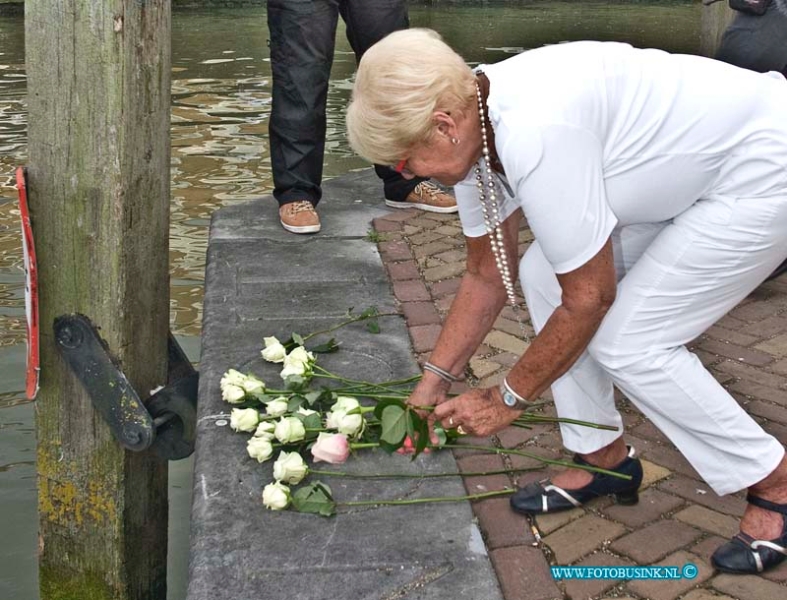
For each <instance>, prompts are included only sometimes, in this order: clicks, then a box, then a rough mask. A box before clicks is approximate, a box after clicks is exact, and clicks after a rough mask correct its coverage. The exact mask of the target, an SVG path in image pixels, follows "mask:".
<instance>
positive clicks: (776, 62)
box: [715, 0, 787, 279]
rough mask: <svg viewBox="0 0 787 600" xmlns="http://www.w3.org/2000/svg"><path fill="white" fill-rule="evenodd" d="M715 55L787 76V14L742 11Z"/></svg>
mask: <svg viewBox="0 0 787 600" xmlns="http://www.w3.org/2000/svg"><path fill="white" fill-rule="evenodd" d="M781 2H782V4H785V5H787V2H786V1H785V0H781ZM715 58H717V59H718V60H723V61H724V62H728V63H730V64H733V65H736V66H738V67H743V68H744V69H751V70H752V71H759V72H761V73H764V72H766V71H781V72H782V73H783V74H784V76H785V77H787V14H785V13H783V12H781V11H779V9H778V8H777V6H776V2H775V1H771V2H770V3H769V4H768V8H767V10H766V11H765V14H764V15H760V16H755V15H749V14H746V13H743V12H739V13H738V14H737V15H736V16H735V20H734V21H733V22H732V23H731V24H730V26H729V27H728V28H727V30H726V31H725V32H724V36H723V37H722V40H721V45H720V46H719V49H718V51H717V52H716V57H715ZM785 115H787V107H785ZM785 118H787V116H785ZM782 273H787V260H785V261H784V262H783V263H782V264H781V265H779V266H778V267H777V268H776V270H775V271H774V272H773V273H771V275H770V276H769V277H768V279H773V278H774V277H778V276H779V275H781V274H782Z"/></svg>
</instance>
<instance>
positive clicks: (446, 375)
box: [424, 362, 460, 383]
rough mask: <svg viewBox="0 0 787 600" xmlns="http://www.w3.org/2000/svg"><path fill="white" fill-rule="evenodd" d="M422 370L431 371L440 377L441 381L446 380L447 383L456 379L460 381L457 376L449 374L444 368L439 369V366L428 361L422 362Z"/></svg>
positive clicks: (454, 381)
mask: <svg viewBox="0 0 787 600" xmlns="http://www.w3.org/2000/svg"><path fill="white" fill-rule="evenodd" d="M424 371H431V372H432V373H434V374H435V375H437V376H438V377H439V378H440V379H442V380H443V381H447V382H448V383H456V382H457V381H460V379H459V377H454V376H453V375H451V373H449V372H448V371H446V370H445V369H441V368H440V367H437V366H435V365H433V364H432V363H430V362H426V363H424Z"/></svg>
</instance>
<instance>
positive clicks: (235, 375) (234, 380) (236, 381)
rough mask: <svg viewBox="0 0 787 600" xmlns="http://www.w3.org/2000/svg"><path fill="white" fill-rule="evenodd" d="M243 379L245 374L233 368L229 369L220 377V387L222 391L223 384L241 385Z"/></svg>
mask: <svg viewBox="0 0 787 600" xmlns="http://www.w3.org/2000/svg"><path fill="white" fill-rule="evenodd" d="M244 379H246V376H245V375H244V374H243V373H241V372H240V371H236V370H235V369H229V370H228V371H227V372H226V373H224V375H223V376H222V378H221V382H220V384H221V389H222V391H223V390H224V386H225V385H234V386H237V387H242V386H243V380H244Z"/></svg>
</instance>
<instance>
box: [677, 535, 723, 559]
mask: <svg viewBox="0 0 787 600" xmlns="http://www.w3.org/2000/svg"><path fill="white" fill-rule="evenodd" d="M727 541H728V540H727V539H726V538H723V537H721V536H718V535H708V536H706V537H704V538H702V540H700V541H699V542H697V543H696V544H695V545H694V546H692V547H691V548H687V550H688V551H689V552H691V553H692V554H696V555H697V556H699V557H700V558H701V559H702V560H703V561H704V562H705V563H706V564H710V557H711V555H712V554H713V553H714V552H716V549H717V548H718V547H719V546H721V545H722V544H725V543H727Z"/></svg>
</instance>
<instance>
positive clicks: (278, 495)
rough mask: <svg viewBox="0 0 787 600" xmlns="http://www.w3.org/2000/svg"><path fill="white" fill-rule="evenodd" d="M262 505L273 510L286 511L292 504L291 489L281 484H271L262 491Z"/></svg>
mask: <svg viewBox="0 0 787 600" xmlns="http://www.w3.org/2000/svg"><path fill="white" fill-rule="evenodd" d="M262 503H263V504H264V505H265V507H266V508H270V509H271V510H284V509H285V508H287V506H288V505H289V503H290V488H288V487H287V486H286V485H283V484H281V483H279V482H278V481H277V482H276V483H269V484H268V485H266V486H265V488H264V489H263V490H262Z"/></svg>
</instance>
